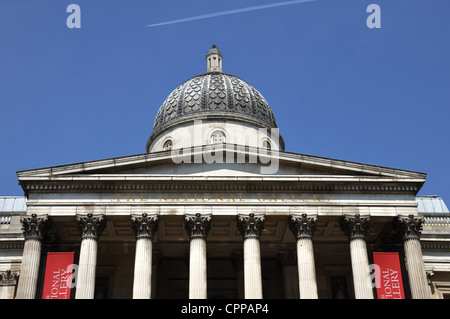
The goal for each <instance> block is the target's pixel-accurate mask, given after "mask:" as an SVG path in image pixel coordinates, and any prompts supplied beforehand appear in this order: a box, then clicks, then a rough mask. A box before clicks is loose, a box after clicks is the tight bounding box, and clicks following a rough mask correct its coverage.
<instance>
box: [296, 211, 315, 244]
mask: <svg viewBox="0 0 450 319" xmlns="http://www.w3.org/2000/svg"><path fill="white" fill-rule="evenodd" d="M316 223H317V216H312V217H308V215H307V214H302V215H291V216H289V229H290V230H291V231H292V233H293V234H294V237H295V238H296V239H297V240H299V239H302V238H308V239H312V236H313V234H314V230H315V229H316Z"/></svg>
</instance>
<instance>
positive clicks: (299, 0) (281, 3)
mask: <svg viewBox="0 0 450 319" xmlns="http://www.w3.org/2000/svg"><path fill="white" fill-rule="evenodd" d="M311 1H315V0H294V1H285V2H277V3H272V4H263V5H259V6H253V7H247V8H241V9H234V10H227V11H221V12H215V13H207V14H202V15H199V16H194V17H189V18H183V19H178V20H172V21H166V22H160V23H155V24H148V25H147V27H159V26H162V25H168V24H175V23H182V22H188V21H194V20H201V19H207V18H213V17H218V16H223V15H227V14H234V13H241V12H247V11H255V10H261V9H267V8H273V7H281V6H288V5H292V4H298V3H303V2H311Z"/></svg>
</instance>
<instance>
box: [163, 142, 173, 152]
mask: <svg viewBox="0 0 450 319" xmlns="http://www.w3.org/2000/svg"><path fill="white" fill-rule="evenodd" d="M172 147H173V142H172V140H167V141H165V142H164V144H163V150H164V151H170V150H171V149H172Z"/></svg>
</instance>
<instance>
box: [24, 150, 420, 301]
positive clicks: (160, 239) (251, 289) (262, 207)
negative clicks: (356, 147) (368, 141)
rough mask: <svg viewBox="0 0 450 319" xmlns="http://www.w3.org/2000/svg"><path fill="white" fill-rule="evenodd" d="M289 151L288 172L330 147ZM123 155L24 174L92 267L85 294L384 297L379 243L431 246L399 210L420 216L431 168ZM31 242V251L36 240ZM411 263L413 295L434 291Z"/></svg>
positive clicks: (66, 244)
mask: <svg viewBox="0 0 450 319" xmlns="http://www.w3.org/2000/svg"><path fill="white" fill-rule="evenodd" d="M283 155H284V154H283V153H280V164H281V166H280V169H281V171H284V172H288V171H289V170H291V169H292V168H293V167H294V166H298V167H303V169H304V170H305V171H307V170H308V171H309V170H312V167H315V169H314V171H315V172H319V169H324V168H323V161H324V160H323V159H321V158H320V159H318V158H315V157H306V156H304V155H302V156H298V158H294V159H293V158H292V155H291V154H289V157H285V158H283ZM297 160H298V161H297ZM111 162H115V163H114V164H110V165H108V164H106V163H105V162H104V161H96V162H90V163H84V164H75V165H70V166H65V167H58V170H59V171H58V173H56V174H55V170H54V169H53V168H48V169H38V170H33V171H26V172H20V173H19V178H20V180H21V182H22V183H23V186H24V188H25V189H27V190H28V192H29V194H28V197H29V200H28V213H27V214H30V215H31V216H34V214H35V215H36V216H35V217H34V218H39V219H40V220H51V229H52V230H53V233H56V239H55V238H54V241H53V242H52V243H50V244H49V243H45V242H44V243H42V241H40V243H41V245H42V246H40V247H41V249H46V250H47V251H52V250H55V249H57V250H69V251H75V252H76V254H75V255H76V258H75V263H76V264H79V267H80V274H83V271H84V270H83V269H86V271H87V273H89V274H90V275H89V276H85V275H83V276H82V277H80V280H81V281H78V283H79V284H80V287H79V286H77V287H75V288H76V289H75V291H76V294H75V297H77V298H78V297H80V298H95V295H96V290H97V292H98V290H99V289H100V287H103V288H104V289H105V291H104V292H103V294H97V296H100V295H103V296H107V297H108V298H172V297H173V298H179V297H185V298H189V297H190V298H196V299H197V298H214V297H227V298H238V297H241V298H333V297H338V296H342V297H348V298H374V292H373V289H372V288H371V287H368V286H367V285H365V279H366V277H367V276H370V273H369V269H368V265H369V264H370V263H371V253H372V252H373V251H379V250H383V251H386V250H389V251H399V252H401V253H402V254H405V255H412V254H421V251H420V245H419V246H415V247H414V246H411V245H409V246H408V247H406V246H404V242H402V241H401V240H398V239H396V238H397V237H396V234H400V235H401V234H403V233H404V232H405V231H406V229H410V228H408V227H406V228H405V226H401V225H402V224H401V223H399V217H400V219H401V220H409V219H408V218H412V219H411V222H414V223H416V222H420V221H418V220H416V219H415V217H414V216H417V211H416V210H417V204H416V202H415V200H414V198H415V197H414V196H415V193H416V192H417V189H418V188H419V187H420V184H421V183H422V179H423V175H422V174H421V173H413V172H407V171H401V170H396V171H390V172H389V173H388V172H386V169H384V168H381V167H376V166H370V165H365V164H355V163H348V165H347V167H349V166H352V165H353V169H354V170H355V171H356V170H357V171H359V172H360V174H364V173H365V172H366V174H368V175H372V176H365V177H361V176H353V175H351V174H354V171H352V170H349V169H348V168H341V169H339V168H336V167H337V164H342V162H340V161H334V160H329V162H327V163H326V164H327V165H328V166H329V167H331V166H333V167H334V168H333V169H334V170H336V175H333V174H327V175H320V174H318V175H296V176H293V175H287V174H286V175H285V174H280V175H270V176H244V175H239V176H238V175H235V176H230V175H227V176H208V177H203V176H195V175H182V174H180V175H176V176H173V175H170V176H166V177H163V176H160V175H158V174H155V175H143V174H130V173H129V172H130V171H136V170H141V171H142V170H150V169H153V170H154V169H163V170H166V169H167V167H168V166H170V165H172V164H170V163H167V160H166V158H165V156H164V154H161V153H159V154H154V155H153V156H151V155H145V156H144V155H143V156H133V157H128V158H121V161H120V164H117V161H111ZM161 164H163V166H161ZM299 164H300V165H299ZM173 165H176V164H173ZM212 165H214V164H212ZM87 167H89V168H87ZM190 169H191V168H190ZM376 170H378V173H374V171H376ZM338 171H339V174H337V173H338ZM328 172H329V171H328ZM344 174H347V175H344ZM50 175H51V176H50ZM374 175H377V176H376V177H375V176H374ZM380 175H381V177H380ZM174 179H176V180H177V182H176V183H174V182H173V180H174ZM118 180H121V181H126V186H124V185H123V184H122V183H117V181H118ZM338 181H339V182H338ZM361 190H366V191H365V192H364V191H361ZM409 215H413V217H408V216H409ZM255 217H256V219H255ZM361 217H363V218H364V221H367V220H369V221H370V223H366V222H361V221H360V219H359V222H358V218H361ZM32 218H33V217H32ZM86 218H91V219H92V218H94V219H92V220H91V224H89V225H91V226H90V227H91V228H89V227H86V225H85V223H86ZM252 218H253V220H252ZM405 218H406V219H405ZM355 219H356V222H355ZM249 222H250V223H249ZM26 225H27V224H24V226H26ZM81 225H84V227H80V226H81ZM94 225H98V227H97V228H93V226H94ZM395 225H397V226H395ZM46 229H50V228H46ZM83 229H84V231H83ZM88 229H93V230H96V232H91V233H89V232H88V233H86V230H88ZM414 229H416V228H414ZM89 234H90V235H89ZM409 234H410V233H409ZM410 235H411V234H410ZM401 236H403V235H401ZM401 236H400V237H401ZM417 236H420V231H419V232H418V233H417ZM54 237H55V236H54ZM400 237H398V238H400ZM410 237H411V236H410ZM413 237H414V236H413ZM88 238H89V239H91V241H89V242H90V244H89V245H85V244H83V243H85V242H86V240H87V239H88ZM408 238H409V237H408ZM410 239H411V238H410ZM412 239H414V238H412ZM355 242H356V243H357V245H355V244H354V243H355ZM405 242H408V241H405ZM26 247H27V245H25V249H24V259H25V256H28V255H29V254H30V255H31V254H32V251H33V250H28V249H27V248H26ZM33 249H35V248H33ZM84 256H87V257H84ZM239 256H240V257H239ZM286 256H291V257H290V260H291V261H290V260H289V259H288V258H286ZM415 260H417V259H415ZM38 264H39V260H36V261H35V266H36V265H38ZM150 265H151V266H150ZM289 269H291V270H294V271H290V272H289ZM408 270H409V272H414V273H411V275H409V272H408V275H409V276H408V278H409V280H410V281H411V280H415V282H414V283H410V284H409V289H411V290H410V293H411V296H418V295H420V294H422V295H421V296H424V295H423V294H425V295H426V293H427V289H428V288H427V287H424V284H423V283H424V281H423V280H425V281H426V278H425V273H424V272H422V271H421V269H420V263H419V267H408ZM41 271H42V269H41ZM93 274H94V275H93ZM288 274H290V275H289V278H284V276H287V275H288ZM292 274H294V275H292ZM34 276H35V283H33V284H32V285H34V286H35V289H36V291H38V290H39V287H37V281H36V280H37V276H38V275H37V274H36V275H34ZM292 278H295V279H294V281H295V284H294V285H293V284H292ZM413 278H414V279H413ZM363 280H364V283H363V282H362V281H363ZM421 280H422V282H421ZM96 283H97V286H96ZM119 283H120V284H119ZM119 286H120V289H119ZM292 287H294V288H292ZM81 290H84V291H86V293H87V294H83V295H80V291H81ZM340 290H343V291H342V292H341V291H340ZM87 291H88V292H87ZM361 291H365V293H362V292H361ZM21 293H22V292H21V291H20V285H19V291H18V296H21ZM31 297H32V296H29V298H31Z"/></svg>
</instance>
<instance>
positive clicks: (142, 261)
mask: <svg viewBox="0 0 450 319" xmlns="http://www.w3.org/2000/svg"><path fill="white" fill-rule="evenodd" d="M131 225H132V227H133V230H134V234H135V235H136V256H135V261H134V284H133V299H150V297H151V292H152V253H153V244H152V240H153V236H154V234H155V233H156V230H157V229H158V215H151V216H149V215H147V214H142V215H133V216H131Z"/></svg>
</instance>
